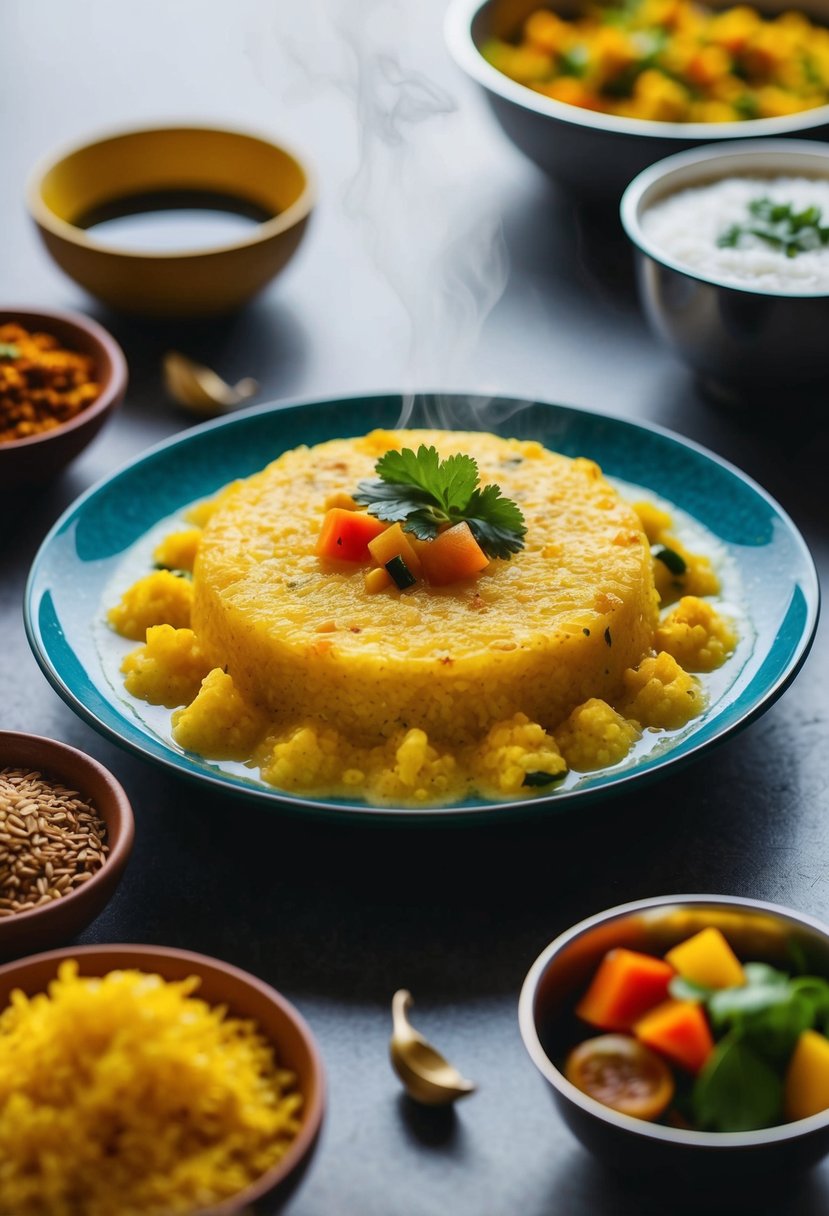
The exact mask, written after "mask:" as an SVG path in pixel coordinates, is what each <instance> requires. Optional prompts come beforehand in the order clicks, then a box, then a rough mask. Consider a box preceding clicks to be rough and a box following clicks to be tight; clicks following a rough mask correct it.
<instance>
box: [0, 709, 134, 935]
mask: <svg viewBox="0 0 829 1216" xmlns="http://www.w3.org/2000/svg"><path fill="white" fill-rule="evenodd" d="M4 768H30V769H35V770H37V771H38V772H42V773H43V774H44V776H46V777H47V778H52V779H54V780H57V781H59V782H61V783H62V784H64V785H66V786H68V787H69V788H71V789H74V790H77V791H78V792H79V793H80V795H81V797H82V798H84V799H86V800H89V801H90V802H91V803H92V805H93V806H94V808H95V810H96V811H97V812H98V814H99V815H100V817H101V818H102V819H103V821H104V823H105V824H106V829H107V845H108V846H109V853H108V855H107V858H106V860H105V861H104V863H103V865H102V866H101V867H100V869H99V870H97V871H96V872H95V873H94V874H93V875H92V877H91V878H90V879H89V880H88V881H86V882H85V883H83V885H81V886H78V887H76V888H75V889H74V890H72V891H69V892H68V893H67V894H66V895H63V896H61V898H60V899H53V900H51V901H50V902H49V903H47V904H41V905H39V906H37V907H34V908H31V909H28V910H26V911H22V912H15V913H14V914H13V915H12V916H4V917H2V918H0V958H16V957H19V956H20V955H22V954H27V953H30V952H31V951H32V950H43V949H45V948H46V947H47V946H53V945H56V944H57V943H59V942H65V941H69V940H70V939H71V938H72V937H74V936H75V935H76V934H77V933H80V931H81V930H82V929H84V928H86V926H87V925H88V924H89V923H90V922H91V921H93V920H94V919H95V917H96V916H97V915H98V913H99V912H101V911H102V909H103V908H104V906H105V905H106V904H107V903H108V902H109V900H110V899H111V897H112V895H113V893H114V891H115V888H116V887H117V886H118V883H119V881H120V879H121V875H122V873H123V870H124V867H125V865H126V864H127V859H128V857H129V855H130V850H131V849H132V842H133V837H134V834H135V824H134V820H133V815H132V807H131V806H130V803H129V799H128V798H127V795H126V794H125V792H124V790H123V788H122V786H121V785H120V783H119V782H118V781H116V779H115V777H113V775H112V773H110V772H109V771H108V770H107V769H105V768H104V766H103V765H102V764H99V763H98V761H97V760H93V759H92V757H91V756H87V755H86V754H85V753H84V752H81V751H78V750H77V748H74V747H69V746H68V744H66V743H58V742H57V741H56V740H54V739H45V738H41V737H40V736H39V735H28V734H22V733H17V732H15V731H0V769H4Z"/></svg>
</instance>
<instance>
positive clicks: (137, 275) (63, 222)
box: [27, 125, 315, 318]
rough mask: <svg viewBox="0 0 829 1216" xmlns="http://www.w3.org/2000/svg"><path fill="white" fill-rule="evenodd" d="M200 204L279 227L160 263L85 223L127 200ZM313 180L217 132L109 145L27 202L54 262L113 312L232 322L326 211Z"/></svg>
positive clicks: (287, 161) (45, 171)
mask: <svg viewBox="0 0 829 1216" xmlns="http://www.w3.org/2000/svg"><path fill="white" fill-rule="evenodd" d="M182 191H186V192H195V193H197V194H199V193H203V194H207V195H217V196H224V197H229V198H234V199H236V200H238V201H239V203H240V204H249V205H250V206H251V207H253V208H255V209H256V211H257V212H261V213H262V214H264V215H267V216H270V217H271V218H267V219H265V220H264V221H263V222H261V223H257V224H254V225H253V226H252V228H251V229H250V230H249V231H246V232H245V233H244V234H243V235H241V236H240V237H238V238H236V239H232V240H227V241H225V242H223V243H220V244H216V245H212V244H207V245H205V246H204V247H199V248H190V247H189V246H188V247H186V248H183V249H181V250H176V249H165V250H163V251H161V250H159V251H158V252H155V251H151V250H144V249H138V248H134V247H130V246H119V245H117V244H110V243H109V242H108V241H103V240H100V239H98V238H96V236H95V229H94V227H93V228H90V229H89V230H87V229H86V228H84V227H81V226H80V221H82V220H83V217H84V216H88V215H89V214H91V213H94V212H95V211H96V210H97V211H100V210H101V209H105V208H106V207H107V206H110V205H113V204H116V203H118V202H119V200H126V199H130V198H133V199H134V198H140V197H142V196H147V195H149V196H159V195H163V194H165V193H167V194H175V193H176V192H182ZM314 194H315V191H314V186H313V183H312V180H311V171H310V169H309V168H308V166H307V165H305V164H304V163H303V162H301V161H300V159H299V158H298V157H297V156H296V155H295V154H293V153H291V152H289V151H287V150H286V149H285V148H283V147H282V146H280V145H279V144H276V143H274V142H272V141H271V140H270V139H267V138H265V137H263V136H259V135H252V134H248V133H246V132H242V131H233V130H224V129H221V128H216V127H208V126H197V125H192V126H169V127H152V128H144V129H135V130H128V131H120V132H115V133H112V134H108V135H103V136H101V137H99V138H97V139H94V140H92V141H90V142H87V143H84V144H80V145H77V146H75V147H72V148H69V149H66V150H63V151H61V152H57V153H55V154H54V155H52V156H50V157H48V158H47V159H46V161H44V162H43V163H42V164H41V165H40V166H39V167H38V168H37V169H36V170H35V172H34V174H33V175H32V178H31V180H30V182H29V187H28V191H27V201H28V207H29V212H30V214H31V216H32V219H33V220H34V222H35V224H36V226H37V229H38V232H39V233H40V236H41V239H42V240H43V243H44V245H45V246H46V248H47V250H48V251H49V253H50V254H51V256H52V257H53V258H54V260H55V261H56V262H57V264H58V266H60V268H61V269H62V270H64V271H65V272H66V273H67V274H68V275H69V276H70V278H73V279H74V280H75V281H76V282H77V283H79V284H80V286H81V287H84V288H85V289H86V290H87V291H88V292H90V293H91V294H92V295H94V296H96V297H97V298H98V299H100V300H103V301H104V303H105V304H108V305H110V306H111V307H112V308H116V309H120V310H122V311H124V312H129V313H136V314H139V315H142V316H148V317H178V318H185V317H206V316H213V315H216V314H220V313H226V312H230V311H232V310H233V309H236V308H239V307H240V306H241V305H242V304H244V303H246V302H247V300H249V299H250V298H251V297H252V296H254V295H256V293H257V292H259V291H261V290H262V289H263V288H264V287H265V286H266V285H267V284H268V283H269V282H270V281H271V279H273V278H274V276H275V275H277V274H278V273H279V271H281V270H282V268H283V267H284V266H285V265H286V263H287V262H288V261H289V259H290V258H291V257H292V256H293V254H294V252H295V250H296V248H297V246H298V245H299V243H300V240H301V239H302V236H303V234H304V232H305V229H306V226H307V223H308V218H309V216H310V213H311V209H312V207H313V204H314Z"/></svg>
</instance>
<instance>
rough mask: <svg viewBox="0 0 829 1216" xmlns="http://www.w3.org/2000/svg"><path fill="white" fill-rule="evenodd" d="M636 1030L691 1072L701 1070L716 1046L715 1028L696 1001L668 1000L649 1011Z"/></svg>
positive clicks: (641, 1039) (652, 1044) (653, 1045)
mask: <svg viewBox="0 0 829 1216" xmlns="http://www.w3.org/2000/svg"><path fill="white" fill-rule="evenodd" d="M633 1033H634V1034H635V1035H636V1037H637V1039H638V1040H639V1042H640V1043H644V1044H645V1046H646V1047H651V1048H653V1050H654V1051H659V1052H661V1053H662V1055H663V1056H667V1057H668V1059H669V1060H673V1062H674V1064H679V1066H680V1068H686V1069H687V1070H688V1072H699V1070H700V1069H701V1068H702V1066H703V1064H704V1063H705V1061H706V1060H707V1059H708V1057H709V1056H710V1054H711V1052H712V1051H713V1050H714V1040H713V1038H712V1035H711V1028H710V1027H709V1025H708V1020H707V1018H706V1016H705V1013H704V1012H703V1009H702V1006H700V1005H698V1004H697V1003H696V1001H665V1003H664V1004H663V1005H658V1006H657V1007H656V1009H652V1010H651V1011H650V1013H646V1014H645V1016H644V1017H643V1018H641V1019H640V1020H639V1021H638V1022H637V1023H636V1025H635V1026H634V1027H633Z"/></svg>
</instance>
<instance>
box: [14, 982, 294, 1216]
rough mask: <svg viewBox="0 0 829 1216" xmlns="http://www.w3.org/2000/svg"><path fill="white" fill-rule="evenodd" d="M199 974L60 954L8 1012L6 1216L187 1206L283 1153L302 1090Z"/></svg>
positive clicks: (179, 1215) (226, 1193)
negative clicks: (92, 965) (150, 970)
mask: <svg viewBox="0 0 829 1216" xmlns="http://www.w3.org/2000/svg"><path fill="white" fill-rule="evenodd" d="M197 986H198V980H197V979H195V978H190V979H187V980H183V981H181V982H169V981H165V980H164V979H162V978H161V977H160V976H158V975H151V974H146V973H143V972H140V971H132V970H125V971H111V972H109V973H108V974H107V975H105V976H103V977H101V978H86V977H81V976H79V974H78V965H77V963H76V962H75V961H74V960H71V961H68V962H64V963H62V964H61V966H60V969H59V972H58V976H57V978H56V979H54V980H53V981H52V982H51V983H50V984H49V988H48V992H43V993H39V994H38V995H35V996H31V997H27V996H25V995H24V994H23V993H22V992H20V991H16V992H15V993H13V994H12V998H11V1002H10V1004H9V1005H8V1006H7V1007H6V1009H5V1010H4V1011H3V1012H2V1014H0V1213H1V1214H2V1216H116V1213H117V1216H186V1214H188V1213H192V1212H193V1211H195V1210H196V1209H198V1210H200V1211H201V1210H203V1209H207V1208H210V1207H212V1206H213V1205H215V1204H218V1203H219V1202H220V1201H221V1200H223V1199H226V1198H228V1197H230V1196H232V1195H234V1194H237V1193H238V1192H239V1191H241V1190H243V1189H244V1188H245V1187H246V1186H248V1185H249V1184H250V1183H252V1182H253V1181H255V1180H256V1179H257V1178H258V1177H260V1176H261V1175H262V1174H263V1173H264V1172H265V1171H266V1170H268V1169H269V1168H270V1167H271V1166H272V1165H274V1164H276V1162H277V1161H279V1160H280V1159H281V1158H282V1157H283V1156H284V1154H285V1152H286V1151H287V1149H288V1148H289V1146H290V1144H291V1142H292V1141H293V1139H294V1137H295V1136H296V1133H297V1131H298V1130H299V1127H300V1109H301V1104H302V1099H301V1095H300V1094H299V1093H298V1092H297V1089H296V1080H295V1078H294V1076H293V1074H291V1073H289V1072H286V1071H285V1070H283V1069H281V1068H280V1067H279V1066H278V1064H277V1062H276V1060H275V1058H274V1050H273V1047H272V1046H271V1044H269V1043H268V1042H267V1041H266V1040H265V1038H264V1037H263V1036H262V1034H261V1033H260V1032H259V1031H258V1029H257V1028H256V1026H255V1025H254V1024H253V1023H252V1022H249V1021H242V1020H240V1019H238V1018H234V1017H231V1016H228V1014H227V1013H226V1011H225V1010H224V1009H222V1008H213V1007H211V1006H210V1005H208V1004H207V1003H206V1002H205V1001H203V1000H201V999H199V998H198V997H196V996H194V995H193V993H194V990H195V989H196V988H197Z"/></svg>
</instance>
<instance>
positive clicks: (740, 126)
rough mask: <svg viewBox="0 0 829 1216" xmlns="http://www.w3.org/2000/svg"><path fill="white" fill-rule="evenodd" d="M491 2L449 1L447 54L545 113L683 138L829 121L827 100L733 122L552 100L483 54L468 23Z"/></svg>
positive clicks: (493, 89)
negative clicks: (650, 115) (608, 110)
mask: <svg viewBox="0 0 829 1216" xmlns="http://www.w3.org/2000/svg"><path fill="white" fill-rule="evenodd" d="M491 3H492V0H450V4H449V7H448V9H447V12H446V17H445V20H444V27H443V28H444V38H445V40H446V44H447V46H448V48H449V53H450V54H451V56H452V58H453V59H454V61H455V63H456V64H457V65H458V67H459V68H460V69H461V70H462V71H463V72H465V73H466V75H467V76H470V77H471V78H472V79H473V80H475V81H476V82H477V83H478V84H479V85H481V87H482V88H484V89H486V90H488V91H489V92H490V93H495V94H496V95H497V96H499V97H502V98H503V99H504V100H505V101H510V102H513V103H514V104H515V105H517V106H519V107H520V108H521V109H524V110H530V111H532V112H534V113H536V114H539V115H541V116H543V117H546V118H552V119H556V120H557V121H558V122H564V123H569V124H572V125H574V126H578V127H588V128H589V129H590V130H591V131H597V132H602V131H603V132H606V133H607V134H612V135H625V136H634V137H640V138H643V139H665V140H677V141H681V140H684V141H685V142H688V141H697V142H699V141H703V140H705V141H710V140H723V141H728V140H732V139H741V138H743V139H744V138H746V137H747V136H751V137H752V138H755V137H756V138H760V137H762V136H774V135H785V134H787V133H788V132H795V133H796V132H798V131H810V130H813V129H814V128H816V127H822V126H825V125H827V124H829V103H827V104H825V105H822V106H814V107H813V108H812V109H809V110H799V111H798V112H797V113H796V114H784V115H780V116H779V117H777V118H750V119H742V120H740V121H736V122H658V121H656V120H654V119H647V118H623V117H622V116H620V115H617V114H600V113H597V112H596V111H595V110H586V109H584V108H583V107H581V106H573V105H568V104H567V103H566V102H563V101H556V100H555V99H554V98H552V97H545V96H544V95H543V94H542V93H536V92H535V91H534V90H533V89H530V88H528V87H527V86H526V85H523V84H518V82H517V81H514V80H511V79H510V77H509V76H505V75H504V73H503V72H499V71H498V69H497V68H494V67H492V65H491V64H489V63H487V61H486V59H484V57H483V55H482V54H481V52H480V50H479V49H478V46H477V44H476V42H475V39H474V38H473V37H472V24H473V22H474V20H475V18H476V17H477V16H478V14H479V13H481V12H482V11H483V10H484V9H485V8H487V7H488V6H489V5H490V4H491ZM542 5H543V0H539V7H541V6H542ZM781 11H782V10H781Z"/></svg>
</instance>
